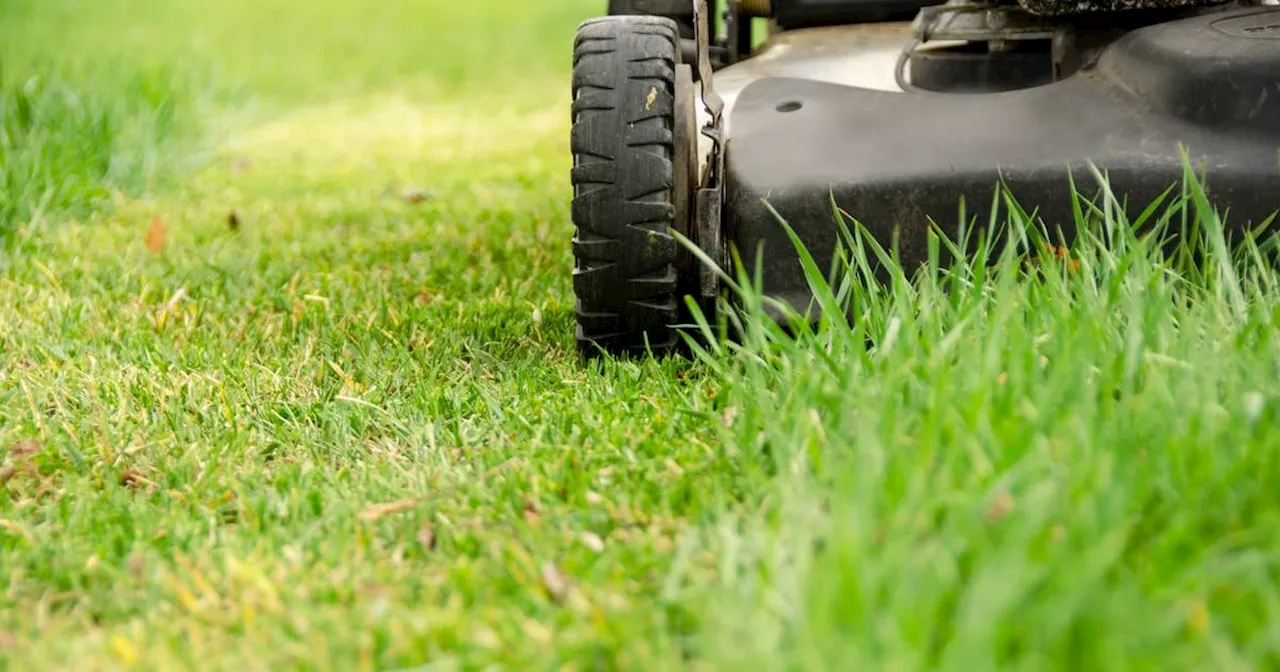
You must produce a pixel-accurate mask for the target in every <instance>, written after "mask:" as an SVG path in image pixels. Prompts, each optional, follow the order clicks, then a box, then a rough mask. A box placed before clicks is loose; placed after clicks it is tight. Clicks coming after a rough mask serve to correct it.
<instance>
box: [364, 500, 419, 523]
mask: <svg viewBox="0 0 1280 672" xmlns="http://www.w3.org/2000/svg"><path fill="white" fill-rule="evenodd" d="M417 505H418V500H416V499H402V500H400V501H398V502H387V503H386V504H374V505H373V506H370V507H368V508H366V509H365V510H364V511H361V512H360V519H361V520H378V519H380V518H385V517H387V516H391V515H395V514H397V513H404V512H405V511H408V510H410V509H412V508H413V507H415V506H417Z"/></svg>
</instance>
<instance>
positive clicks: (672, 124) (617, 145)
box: [570, 16, 688, 356]
mask: <svg viewBox="0 0 1280 672" xmlns="http://www.w3.org/2000/svg"><path fill="white" fill-rule="evenodd" d="M678 40H679V38H678V33H677V28H676V25H675V22H674V21H672V20H671V19H667V18H662V17H654V16H610V17H605V18H600V19H593V20H590V21H588V22H586V23H584V24H582V25H581V26H580V27H579V28H578V34H577V38H576V39H575V40H574V56H573V63H574V67H573V129H572V136H571V140H570V149H571V151H572V152H573V170H572V173H571V181H572V183H573V205H572V217H573V223H574V226H575V229H576V233H575V235H574V238H573V255H574V272H573V288H574V294H575V295H576V298H577V305H576V306H575V311H574V313H575V317H576V319H577V341H578V346H579V348H580V350H581V351H582V352H583V354H585V355H587V356H594V355H599V354H601V352H605V353H608V354H610V355H614V356H627V355H641V356H643V355H644V354H645V353H646V352H652V353H653V354H654V355H661V354H666V353H669V352H671V351H673V350H675V349H676V348H677V347H678V346H679V344H680V340H679V338H678V334H677V333H676V330H675V328H674V325H675V323H676V318H677V315H678V314H679V311H678V307H677V297H678V294H677V293H678V289H679V288H678V284H679V283H678V277H679V275H680V273H679V270H678V269H679V267H680V263H681V256H682V255H681V254H680V251H679V246H678V244H677V241H676V239H675V238H674V237H673V236H672V235H671V233H670V230H671V229H672V228H673V227H675V228H676V229H677V230H681V231H683V230H684V229H685V228H687V227H686V226H677V224H676V223H677V222H678V221H681V219H682V217H687V211H686V212H685V213H681V212H680V211H681V210H683V209H685V208H686V204H687V195H686V194H682V193H679V191H678V190H680V189H682V188H684V185H681V184H680V182H679V181H678V180H679V179H680V178H681V176H682V174H684V173H685V172H686V167H685V166H683V165H680V166H677V163H680V162H681V161H682V160H683V159H682V154H679V153H678V152H677V148H676V144H677V137H678V136H682V135H684V134H683V133H679V132H678V130H677V128H676V108H677V105H676V102H675V101H676V81H677V69H678V68H687V67H688V66H682V65H680V57H679V50H678V47H677V44H678Z"/></svg>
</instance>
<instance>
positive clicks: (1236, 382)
mask: <svg viewBox="0 0 1280 672" xmlns="http://www.w3.org/2000/svg"><path fill="white" fill-rule="evenodd" d="M597 4H598V3H595V2H589V1H586V0H583V1H582V2H576V1H575V2H561V3H537V4H530V3H516V2H514V1H513V0H512V1H508V0H485V1H483V2H475V3H434V2H432V3H409V2H401V1H395V2H384V3H378V6H377V7H376V8H372V7H371V8H367V9H366V8H364V7H363V5H362V3H355V2H343V1H339V0H327V1H326V2H317V3H285V2H283V0H259V1H257V2H253V3H249V2H242V1H239V0H237V1H234V2H225V3H215V2H204V1H201V2H188V3H160V2H156V1H154V0H133V1H132V2H129V1H126V0H112V2H102V3H84V2H70V1H63V2H40V3H35V2H28V3H21V2H19V3H12V5H13V10H12V11H8V10H9V8H8V7H7V9H6V12H5V14H4V18H3V19H0V21H2V22H4V26H5V31H4V32H5V33H6V35H19V36H21V37H19V38H17V39H15V40H14V41H13V42H11V43H9V44H7V45H6V48H7V49H9V57H8V59H7V60H6V64H7V65H6V68H7V69H6V70H5V74H6V79H5V80H4V81H5V82H6V83H7V84H6V86H9V84H8V83H13V86H19V85H18V84H17V82H25V81H26V79H25V78H24V77H22V75H24V74H25V72H26V71H27V70H30V68H27V66H26V65H24V64H36V63H38V62H40V61H39V59H38V58H37V53H38V48H39V47H40V46H41V45H60V46H61V47H63V48H62V49H59V50H49V53H51V54H55V55H56V58H51V59H46V62H47V63H48V64H47V66H39V67H45V68H46V69H45V70H43V71H42V72H53V73H61V74H60V75H59V76H60V79H59V80H58V81H60V82H62V83H61V84H58V85H57V86H58V87H59V88H57V89H56V90H57V91H60V92H62V93H58V94H56V95H55V94H49V95H55V97H56V96H64V98H63V99H64V100H65V95H64V94H65V93H66V92H74V93H75V94H76V100H78V101H88V102H82V103H81V104H82V105H83V106H84V107H83V110H84V112H83V114H82V116H83V118H85V119H93V118H95V115H98V116H102V115H105V116H106V118H108V119H110V120H111V123H112V124H114V126H112V127H113V128H132V129H135V130H133V131H129V132H124V131H121V132H120V133H119V134H117V135H115V136H113V137H114V138H115V139H113V140H112V141H111V142H110V143H106V144H102V143H98V142H97V140H94V139H92V138H93V137H96V136H93V133H92V132H90V131H86V130H82V129H85V128H88V129H92V128H94V126H93V125H92V124H86V125H82V124H78V123H66V122H65V121H64V120H65V119H69V118H80V117H76V114H81V113H79V112H77V113H74V114H72V113H67V114H68V115H70V116H66V115H64V116H61V117H60V116H58V115H57V114H53V113H51V114H50V116H47V117H44V118H45V119H47V120H49V121H47V122H45V123H42V124H41V125H39V126H38V127H37V126H36V125H32V128H36V131H34V133H35V135H37V136H39V137H40V138H41V142H42V143H46V144H45V145H44V146H49V147H67V148H69V151H66V152H64V153H63V154H58V153H57V152H44V153H41V152H34V153H33V154H32V155H33V156H39V157H52V156H63V157H64V158H62V159H58V160H56V161H55V160H53V159H48V158H39V159H34V160H32V161H34V163H33V162H28V164H27V165H42V166H45V167H46V168H44V169H42V170H43V172H42V173H41V171H36V172H37V173H40V174H42V175H44V176H45V177H46V178H47V177H50V176H52V178H53V179H52V180H49V183H52V184H64V183H66V182H67V181H68V180H70V181H73V182H74V180H82V183H83V184H84V185H88V186H85V187H84V188H83V189H73V190H71V191H70V192H67V193H70V194H73V195H74V194H78V193H90V194H94V197H92V198H87V199H82V198H78V197H66V198H64V199H63V200H57V199H48V200H46V201H45V202H44V204H43V205H41V201H40V199H37V198H32V197H30V196H25V195H23V194H28V193H29V194H44V193H48V192H47V188H37V187H32V188H30V189H28V190H27V191H26V192H23V191H20V190H19V191H13V190H9V189H7V190H6V198H10V199H11V201H10V202H18V203H25V204H27V205H24V206H21V207H20V208H19V209H16V210H14V213H16V214H12V215H11V217H12V219H11V220H10V221H13V222H14V224H13V225H12V236H11V242H10V243H9V244H8V246H7V247H6V248H4V252H3V253H0V254H2V256H0V460H2V461H3V465H5V466H6V467H8V471H7V476H5V480H6V482H5V485H4V486H3V488H4V489H5V490H6V492H7V495H8V496H6V497H0V660H3V661H4V663H5V664H6V665H7V666H8V667H10V668H12V669H62V668H68V667H72V668H75V669H131V668H143V669H170V668H186V667H201V668H211V669H278V668H298V667H303V668H333V669H352V668H355V669H408V668H415V667H419V668H420V666H423V665H428V664H430V665H431V667H429V668H425V669H462V668H467V669H470V668H476V667H487V666H495V665H496V666H503V667H509V668H518V669H524V668H535V667H536V668H545V667H557V668H559V667H565V668H571V669H584V668H593V669H594V668H623V669H637V668H638V669H654V668H658V669H665V668H676V667H700V668H716V669H719V668H728V667H744V668H751V669H778V668H805V669H809V668H817V669H822V668H830V667H841V668H853V669H865V668H873V669H925V668H945V669H963V670H978V669H995V668H1001V669H1005V668H1008V669H1068V668H1070V669H1082V668H1083V669H1153V670H1154V669H1160V670H1164V669H1187V668H1191V669H1223V670H1232V669H1259V668H1268V667H1275V666H1276V665H1277V652H1276V646H1277V642H1280V638H1278V637H1277V633H1276V632H1275V626H1274V625H1273V624H1274V623H1275V622H1276V618H1275V614H1276V608H1277V606H1278V605H1280V601H1278V597H1280V596H1278V595H1277V592H1276V588H1275V585H1276V580H1275V578H1276V577H1275V565H1276V562H1277V560H1280V548H1278V547H1277V543H1276V541H1275V540H1276V539H1280V534H1277V533H1278V532H1280V517H1278V515H1277V514H1278V513H1280V509H1278V508H1277V506H1276V504H1275V498H1274V496H1273V495H1272V493H1274V492H1276V491H1277V486H1278V485H1280V470H1278V469H1277V466H1278V465H1277V459H1276V457H1275V456H1276V455H1277V454H1278V453H1277V451H1276V448H1277V447H1278V444H1280V430H1277V429H1275V427H1276V423H1275V419H1276V415H1275V413H1276V410H1275V409H1276V408H1277V404H1278V403H1280V397H1278V393H1280V385H1278V384H1277V383H1276V381H1277V380H1280V377H1277V364H1278V363H1280V356H1278V355H1280V342H1277V339H1276V336H1275V334H1276V327H1277V326H1280V324H1278V323H1280V318H1278V317H1277V315H1280V311H1278V310H1277V305H1278V302H1277V292H1276V285H1275V276H1274V274H1272V273H1263V272H1260V271H1258V270H1256V267H1257V265H1256V264H1253V265H1250V264H1249V263H1248V262H1249V259H1248V258H1247V257H1245V258H1243V259H1240V258H1232V257H1230V256H1229V255H1228V254H1227V253H1226V252H1225V251H1224V250H1225V245H1216V246H1215V243H1217V242H1218V241H1219V240H1220V238H1219V237H1218V235H1217V232H1218V230H1219V228H1218V227H1217V223H1218V222H1217V220H1216V218H1215V217H1214V216H1213V213H1212V211H1211V210H1210V209H1209V208H1208V207H1207V204H1206V203H1204V202H1202V200H1203V199H1201V198H1200V194H1199V192H1198V191H1197V190H1196V189H1195V188H1194V183H1191V184H1192V187H1191V188H1189V189H1188V190H1187V191H1186V193H1185V194H1184V195H1183V197H1181V198H1175V199H1173V200H1172V201H1171V202H1170V203H1165V204H1164V206H1166V207H1172V208H1173V209H1172V210H1170V212H1171V213H1172V215H1171V219H1170V220H1169V221H1171V222H1173V223H1174V224H1180V221H1181V216H1182V213H1183V212H1184V211H1185V212H1189V213H1191V215H1193V218H1194V216H1195V215H1196V214H1197V213H1198V214H1199V222H1200V224H1201V239H1202V242H1203V243H1204V244H1205V247H1203V248H1202V249H1200V250H1198V251H1196V250H1192V252H1198V253H1200V254H1201V256H1207V257H1208V259H1209V260H1210V262H1211V263H1210V264H1209V265H1208V266H1207V267H1204V268H1206V269H1207V270H1199V269H1198V268H1197V267H1192V266H1190V265H1188V264H1187V263H1185V260H1184V259H1181V258H1176V257H1175V258H1162V257H1161V256H1160V255H1159V254H1158V253H1157V251H1156V250H1154V249H1153V248H1152V246H1151V245H1149V244H1147V243H1144V242H1143V241H1140V240H1137V239H1131V238H1126V237H1119V238H1117V239H1113V240H1109V241H1108V244H1107V245H1102V244H1100V243H1097V242H1095V241H1094V240H1092V239H1086V240H1084V241H1082V242H1081V243H1079V244H1078V245H1077V246H1076V247H1075V248H1074V249H1073V250H1072V256H1071V258H1070V259H1069V260H1061V259H1057V258H1056V256H1054V255H1050V258H1049V259H1048V260H1046V261H1044V262H1043V265H1042V266H1040V267H1039V269H1040V270H1038V271H1034V272H1031V271H1028V270H1026V268H1025V265H1024V263H1023V262H1024V261H1025V259H1021V258H1014V257H1011V256H1010V257H1004V258H997V259H995V260H994V261H993V262H992V263H991V264H989V265H980V264H976V265H960V266H957V267H950V268H949V267H940V268H936V269H932V270H933V271H934V272H932V273H927V274H923V275H920V276H918V277H905V276H903V275H902V274H901V273H898V274H897V275H896V277H895V279H894V281H893V282H892V283H891V284H890V285H888V287H887V288H886V289H885V290H883V291H879V290H877V289H876V286H875V285H864V284H862V283H859V282H856V281H857V280H858V279H859V278H860V277H861V276H863V275H866V274H867V273H869V272H870V270H869V269H870V268H871V267H872V266H873V265H875V264H876V263H878V261H879V257H878V254H877V251H876V250H875V249H874V248H873V247H871V246H869V243H868V241H866V240H864V239H862V238H860V237H859V236H858V235H857V229H856V227H854V228H853V233H851V235H850V237H849V245H848V247H847V252H848V255H847V257H846V265H845V272H844V273H842V274H841V275H839V276H838V278H839V279H840V280H841V282H838V283H837V285H836V286H835V287H832V288H830V291H824V288H823V286H822V284H821V283H820V282H818V280H820V277H819V276H820V275H821V274H818V275H815V276H814V280H815V286H816V287H817V289H818V290H819V296H821V297H823V298H824V299H825V300H827V301H828V302H829V305H830V306H833V307H836V308H841V307H847V308H849V309H850V310H851V312H852V313H853V314H855V315H856V316H858V318H859V319H858V320H856V321H855V322H854V323H853V324H847V323H844V322H840V321H837V320H828V321H826V322H823V323H821V324H819V325H818V326H817V327H815V328H813V329H809V330H805V329H801V330H800V332H799V334H798V335H797V336H795V337H794V338H784V337H783V336H782V334H781V333H780V332H779V331H778V330H777V329H775V328H773V327H771V326H770V324H769V323H768V322H767V321H765V320H763V319H761V318H760V312H761V310H762V307H761V305H760V304H761V299H760V298H759V296H758V293H757V292H755V291H753V290H752V288H751V287H750V283H744V284H743V285H742V287H741V290H742V291H741V295H740V298H741V302H742V307H741V309H740V311H738V312H737V313H731V315H734V316H735V317H736V318H737V319H738V320H739V321H740V322H741V324H742V325H743V334H742V338H740V339H739V343H738V345H733V346H730V345H728V344H723V345H720V346H717V347H714V348H712V349H710V350H708V351H707V352H705V353H704V354H703V355H702V356H701V357H700V358H699V359H698V360H697V361H695V362H680V361H665V362H652V361H649V362H608V363H603V364H600V365H593V366H583V365H581V364H580V363H579V362H578V360H577V359H576V357H575V355H574V353H573V350H572V339H571V329H572V317H571V287H570V282H569V278H568V277H567V273H566V271H565V269H567V268H568V267H569V265H570V260H569V249H568V244H567V240H568V232H569V226H570V225H569V223H568V217H567V196H566V187H565V184H566V181H567V177H566V176H567V167H568V147H567V144H568V143H567V137H568V133H567V123H568V116H567V105H566V101H565V96H566V95H567V94H566V93H565V92H566V91H567V81H568V79H567V74H566V72H565V67H566V63H567V60H568V59H567V57H566V56H565V54H566V53H567V51H566V50H567V49H568V45H569V44H570V43H571V35H572V31H573V28H574V26H575V25H576V22H577V20H578V19H580V18H583V17H586V16H589V15H592V14H596V13H599V11H600V10H599V8H598V7H596V5H597ZM19 29H20V30H19ZM363 37H368V40H367V41H363V42H361V41H360V40H361V39H363ZM94 63H114V64H117V65H116V66H115V67H113V68H110V69H107V70H100V71H98V72H107V73H110V76H107V75H103V76H102V77H96V78H93V77H87V76H83V75H82V74H77V73H85V72H90V71H92V64H94ZM516 63H518V67H517V65H514V64H516ZM31 67H32V68H34V67H36V66H34V65H33V66H31ZM139 73H143V75H139ZM146 73H164V74H157V75H155V79H149V78H147V77H146V76H145V74H146ZM140 76H141V77H142V79H138V78H139V77H140ZM122 81H154V82H164V84H163V85H161V84H157V85H156V87H155V89H156V90H158V91H161V92H162V93H161V94H160V95H159V97H158V98H156V99H152V100H157V99H158V100H161V101H167V102H164V103H163V105H167V106H169V108H171V109H172V110H173V112H172V121H171V122H165V123H170V124H171V125H170V128H171V129H172V131H171V132H165V134H163V137H161V134H159V133H154V132H152V130H151V129H154V128H157V127H156V126H155V123H154V119H155V118H157V117H156V116H155V114H154V113H152V116H149V115H148V113H147V112H146V111H147V110H153V111H154V110H157V109H160V107H162V106H163V105H155V104H153V103H149V102H147V100H148V99H147V98H146V97H145V96H142V95H141V94H140V93H139V91H140V90H141V89H142V88H144V87H142V86H138V87H132V86H119V83H120V82H122ZM5 90H6V91H10V92H12V91H15V90H17V89H14V88H12V87H10V88H6V89H5ZM13 99H14V98H13V97H12V94H6V97H5V99H4V100H5V101H6V105H8V104H11V101H12V100H13ZM57 104H58V103H49V105H53V106H55V108H56V105H57ZM7 109H9V108H6V110H7ZM51 109H53V108H51ZM139 110H141V111H142V112H139ZM5 119H6V123H9V122H8V121H7V120H8V119H9V116H8V113H6V117H5ZM138 129H140V130H138ZM31 146H32V145H31V144H27V145H24V147H28V148H29V147H31ZM104 147H106V148H107V149H105V150H103V148H104ZM77 156H86V157H92V156H96V157H99V158H97V159H95V160H96V161H97V163H96V164H94V167H93V169H92V170H88V171H85V170H82V169H81V168H79V167H78V164H76V163H75V162H74V161H72V159H71V158H66V157H77ZM103 156H109V157H118V158H115V159H108V160H105V163H104V159H102V158H101V157H103ZM139 157H152V158H149V159H147V160H146V161H142V162H140V163H137V162H138V160H139ZM40 161H45V163H43V164H41V163H39V162H40ZM128 161H134V162H135V164H134V165H145V166H154V169H151V168H148V169H146V170H142V171H140V172H134V173H131V172H130V171H129V170H124V169H123V168H120V169H118V171H119V172H114V173H113V172H112V170H111V169H110V166H120V165H126V163H127V162H128ZM6 165H10V164H8V163H6ZM104 165H106V166H108V169H107V170H105V171H104V170H103V166H104ZM67 166H70V167H67ZM130 170H134V169H130ZM128 174H135V175H146V176H148V177H146V178H145V179H142V178H130V179H125V178H122V177H118V176H120V175H128ZM29 184H37V183H36V182H30V183H29ZM15 194H17V195H18V197H17V198H15ZM406 195H409V196H410V197H406ZM32 204H34V205H32ZM1028 205H1031V204H1028ZM1184 205H1185V207H1184ZM22 208H25V209H22ZM1162 212H1164V209H1163V208H1162V209H1157V210H1154V211H1153V213H1154V214H1153V215H1152V218H1153V219H1158V218H1159V215H1160V213H1162ZM23 213H26V214H23ZM32 213H37V214H39V215H40V216H32ZM1090 213H1091V211H1090V210H1088V209H1087V208H1084V209H1082V214H1081V218H1082V219H1088V218H1089V215H1090ZM233 214H234V218H233V217H232V215H233ZM1006 214H1008V215H1009V217H1010V219H1011V220H1012V221H1013V222H1014V223H1015V224H1017V223H1019V222H1020V221H1021V220H1022V217H1021V216H1020V214H1019V212H1018V210H1017V209H1016V208H1012V209H1011V210H1010V211H1009V212H1007V213H1006ZM1103 214H1104V215H1105V216H1102V217H1095V218H1094V219H1097V220H1100V221H1101V224H1100V225H1099V226H1102V227H1103V228H1102V229H1097V230H1098V231H1100V233H1099V237H1101V235H1102V234H1101V232H1104V231H1105V230H1106V229H1105V227H1106V226H1107V225H1109V226H1110V227H1112V229H1115V230H1120V231H1122V230H1124V227H1123V226H1122V224H1123V221H1122V217H1121V215H1120V214H1118V213H1116V212H1115V211H1114V209H1113V208H1112V209H1107V210H1106V211H1104V213H1103ZM1135 216H1136V213H1135ZM233 220H234V222H235V226H234V227H233V226H231V224H230V223H231V221H233ZM1023 230H1025V229H1023V228H1019V227H1014V229H1013V231H1015V232H1017V231H1023ZM161 234H163V235H161ZM1247 251H1248V248H1246V252H1247ZM822 261H823V260H818V262H816V263H818V264H820V263H821V262H822ZM815 268H816V266H815ZM1251 268H1253V269H1255V270H1249V269H1251ZM836 312H839V311H838V310H837V311H836ZM832 314H834V313H832ZM0 468H3V467H0ZM0 473H6V472H0Z"/></svg>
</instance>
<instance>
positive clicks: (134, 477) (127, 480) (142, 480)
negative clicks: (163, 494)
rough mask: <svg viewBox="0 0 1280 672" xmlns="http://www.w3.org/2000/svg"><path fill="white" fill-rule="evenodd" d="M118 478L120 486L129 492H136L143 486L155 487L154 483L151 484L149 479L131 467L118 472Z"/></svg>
mask: <svg viewBox="0 0 1280 672" xmlns="http://www.w3.org/2000/svg"><path fill="white" fill-rule="evenodd" d="M119 478H120V485H123V486H124V487H126V488H129V489H130V490H136V489H138V488H140V487H142V486H144V485H155V483H153V482H151V480H150V479H148V478H147V477H146V476H143V475H142V472H141V471H138V470H137V469H134V468H133V467H129V468H128V469H125V470H124V471H122V472H120V477H119Z"/></svg>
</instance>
